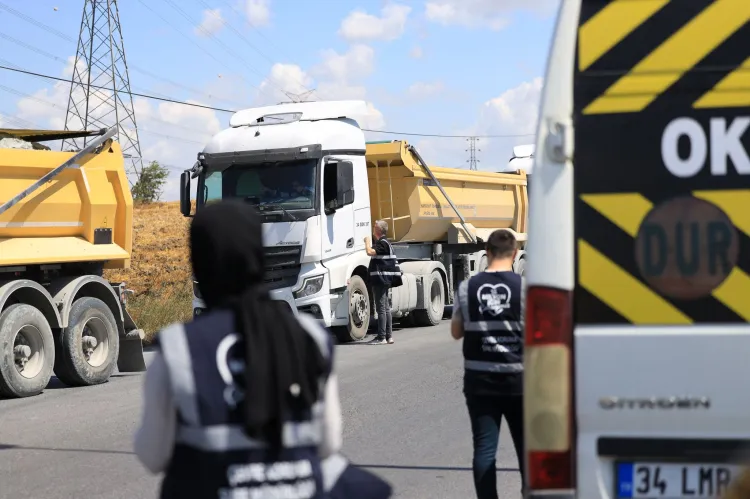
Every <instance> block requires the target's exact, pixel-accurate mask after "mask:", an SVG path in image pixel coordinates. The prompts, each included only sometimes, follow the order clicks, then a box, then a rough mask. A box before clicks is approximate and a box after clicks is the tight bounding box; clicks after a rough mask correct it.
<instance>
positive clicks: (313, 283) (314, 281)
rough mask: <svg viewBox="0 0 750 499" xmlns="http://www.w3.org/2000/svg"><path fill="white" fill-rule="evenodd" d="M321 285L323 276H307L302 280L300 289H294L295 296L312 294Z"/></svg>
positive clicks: (300, 296) (302, 296) (301, 296)
mask: <svg viewBox="0 0 750 499" xmlns="http://www.w3.org/2000/svg"><path fill="white" fill-rule="evenodd" d="M322 287H323V276H322V275H319V276H316V277H308V278H307V279H305V280H304V281H303V282H302V289H300V290H299V291H295V293H294V297H295V298H304V297H306V296H312V295H314V294H315V293H317V292H318V291H320V288H322Z"/></svg>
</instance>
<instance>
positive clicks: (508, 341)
mask: <svg viewBox="0 0 750 499" xmlns="http://www.w3.org/2000/svg"><path fill="white" fill-rule="evenodd" d="M486 251H487V258H488V266H487V270H485V271H484V272H480V273H479V274H477V275H475V276H473V277H472V278H470V279H468V280H466V281H463V282H462V283H461V284H460V285H459V287H458V293H457V300H456V305H454V307H453V320H452V321H451V335H452V336H453V338H455V339H456V340H459V339H461V338H463V355H464V395H465V398H466V405H467V407H468V409H469V419H470V420H471V431H472V434H473V437H474V439H473V440H474V458H473V461H472V465H473V469H474V486H475V488H476V492H477V497H478V498H479V499H497V497H498V496H497V485H496V471H495V455H496V454H497V445H498V441H499V438H500V421H501V419H502V418H503V417H505V420H506V422H507V424H508V427H509V428H510V434H511V437H512V438H513V445H514V446H515V448H516V456H517V457H518V467H519V470H520V471H521V483H522V487H523V483H524V468H523V398H522V394H523V328H524V318H523V300H524V296H523V293H524V286H523V282H522V278H521V276H519V275H518V274H516V273H514V272H513V270H512V269H513V261H514V258H515V256H516V252H517V245H516V239H515V237H514V236H513V234H512V233H511V232H509V231H507V230H502V229H500V230H496V231H494V232H493V233H492V234H491V235H490V237H489V239H488V240H487V247H486Z"/></svg>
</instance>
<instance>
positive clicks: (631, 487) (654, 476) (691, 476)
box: [616, 462, 744, 499]
mask: <svg viewBox="0 0 750 499" xmlns="http://www.w3.org/2000/svg"><path fill="white" fill-rule="evenodd" d="M616 466H617V475H616V480H617V482H616V486H617V489H616V490H617V497H618V499H619V498H649V499H651V498H654V499H655V498H669V499H678V498H682V497H685V498H687V497H689V498H691V499H697V498H702V497H718V496H719V495H720V494H722V493H723V491H724V490H726V488H727V487H728V485H729V483H730V482H731V481H732V480H733V479H734V478H736V477H737V476H738V475H739V474H740V472H741V471H742V470H743V469H744V468H743V467H742V466H736V465H725V464H715V463H714V464H692V463H691V464H676V463H622V462H621V463H617V465H616Z"/></svg>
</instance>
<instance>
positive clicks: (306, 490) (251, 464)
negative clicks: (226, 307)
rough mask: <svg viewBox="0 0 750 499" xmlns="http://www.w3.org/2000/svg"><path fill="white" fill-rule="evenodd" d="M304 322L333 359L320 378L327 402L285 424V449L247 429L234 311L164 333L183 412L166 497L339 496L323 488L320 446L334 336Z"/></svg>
mask: <svg viewBox="0 0 750 499" xmlns="http://www.w3.org/2000/svg"><path fill="white" fill-rule="evenodd" d="M300 323H301V324H302V325H303V326H304V328H305V330H307V332H308V333H309V334H310V335H311V336H312V337H313V338H314V339H315V341H316V343H317V344H318V346H319V347H320V349H321V351H322V352H323V353H324V355H325V358H327V359H328V364H329V368H328V370H327V372H326V373H325V375H324V376H323V377H322V378H321V379H320V383H321V400H319V401H318V403H316V404H315V405H314V406H313V407H312V409H311V410H309V411H308V413H307V414H305V415H303V417H302V418H301V420H297V421H293V420H291V418H290V420H288V421H287V422H286V423H285V426H284V430H283V431H284V433H283V448H282V449H281V451H280V452H279V453H274V452H273V451H271V450H270V449H269V448H268V447H267V445H266V444H265V443H264V442H262V441H259V440H255V439H251V438H248V437H247V436H246V435H245V433H244V431H243V426H242V400H243V394H242V392H243V387H242V376H241V372H242V370H243V369H244V361H243V360H242V359H243V355H242V354H243V352H242V349H243V348H244V346H243V344H242V342H241V341H240V337H239V335H237V334H236V333H235V332H234V319H233V315H232V313H231V312H228V311H215V312H210V313H208V314H205V315H202V316H200V317H198V318H197V319H195V320H194V321H193V322H190V323H187V324H185V325H182V324H177V325H173V326H170V327H168V328H166V329H164V330H163V331H162V332H161V334H160V338H159V343H160V345H161V346H162V352H163V355H164V359H165V360H166V363H167V366H168V369H169V375H170V380H171V384H172V393H173V395H174V399H175V403H176V406H177V412H178V425H177V435H176V442H175V448H174V451H173V455H172V460H171V462H170V465H169V468H168V469H167V472H166V476H165V478H164V481H163V483H162V490H161V497H163V498H167V497H169V498H172V497H181V498H182V497H196V498H200V497H217V498H218V497H221V498H224V497H226V498H231V497H238V498H239V497H262V498H265V497H294V498H300V499H302V498H306V499H312V498H315V499H322V498H328V497H332V496H331V495H330V494H329V493H328V492H326V491H325V490H324V487H323V483H324V480H323V473H322V470H321V462H320V458H319V457H318V445H319V443H320V442H321V438H322V415H323V400H322V394H323V393H324V390H323V386H324V384H325V382H326V379H327V377H328V375H329V374H330V366H331V365H332V364H331V362H332V356H333V342H332V340H331V337H330V335H328V334H327V333H326V331H325V330H324V329H323V328H321V327H320V326H318V325H317V323H315V321H314V319H312V318H309V317H306V316H305V317H301V318H300ZM265 381H266V380H258V382H259V383H263V382H265Z"/></svg>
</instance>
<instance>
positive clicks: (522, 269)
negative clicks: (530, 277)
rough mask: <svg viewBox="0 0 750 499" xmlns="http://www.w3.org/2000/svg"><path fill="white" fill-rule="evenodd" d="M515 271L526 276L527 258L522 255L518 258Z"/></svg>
mask: <svg viewBox="0 0 750 499" xmlns="http://www.w3.org/2000/svg"><path fill="white" fill-rule="evenodd" d="M515 267H516V268H515V269H513V270H514V271H515V273H516V274H518V275H520V276H521V277H524V274H525V273H526V258H524V257H521V258H519V259H518V261H517V262H516V265H515Z"/></svg>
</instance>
